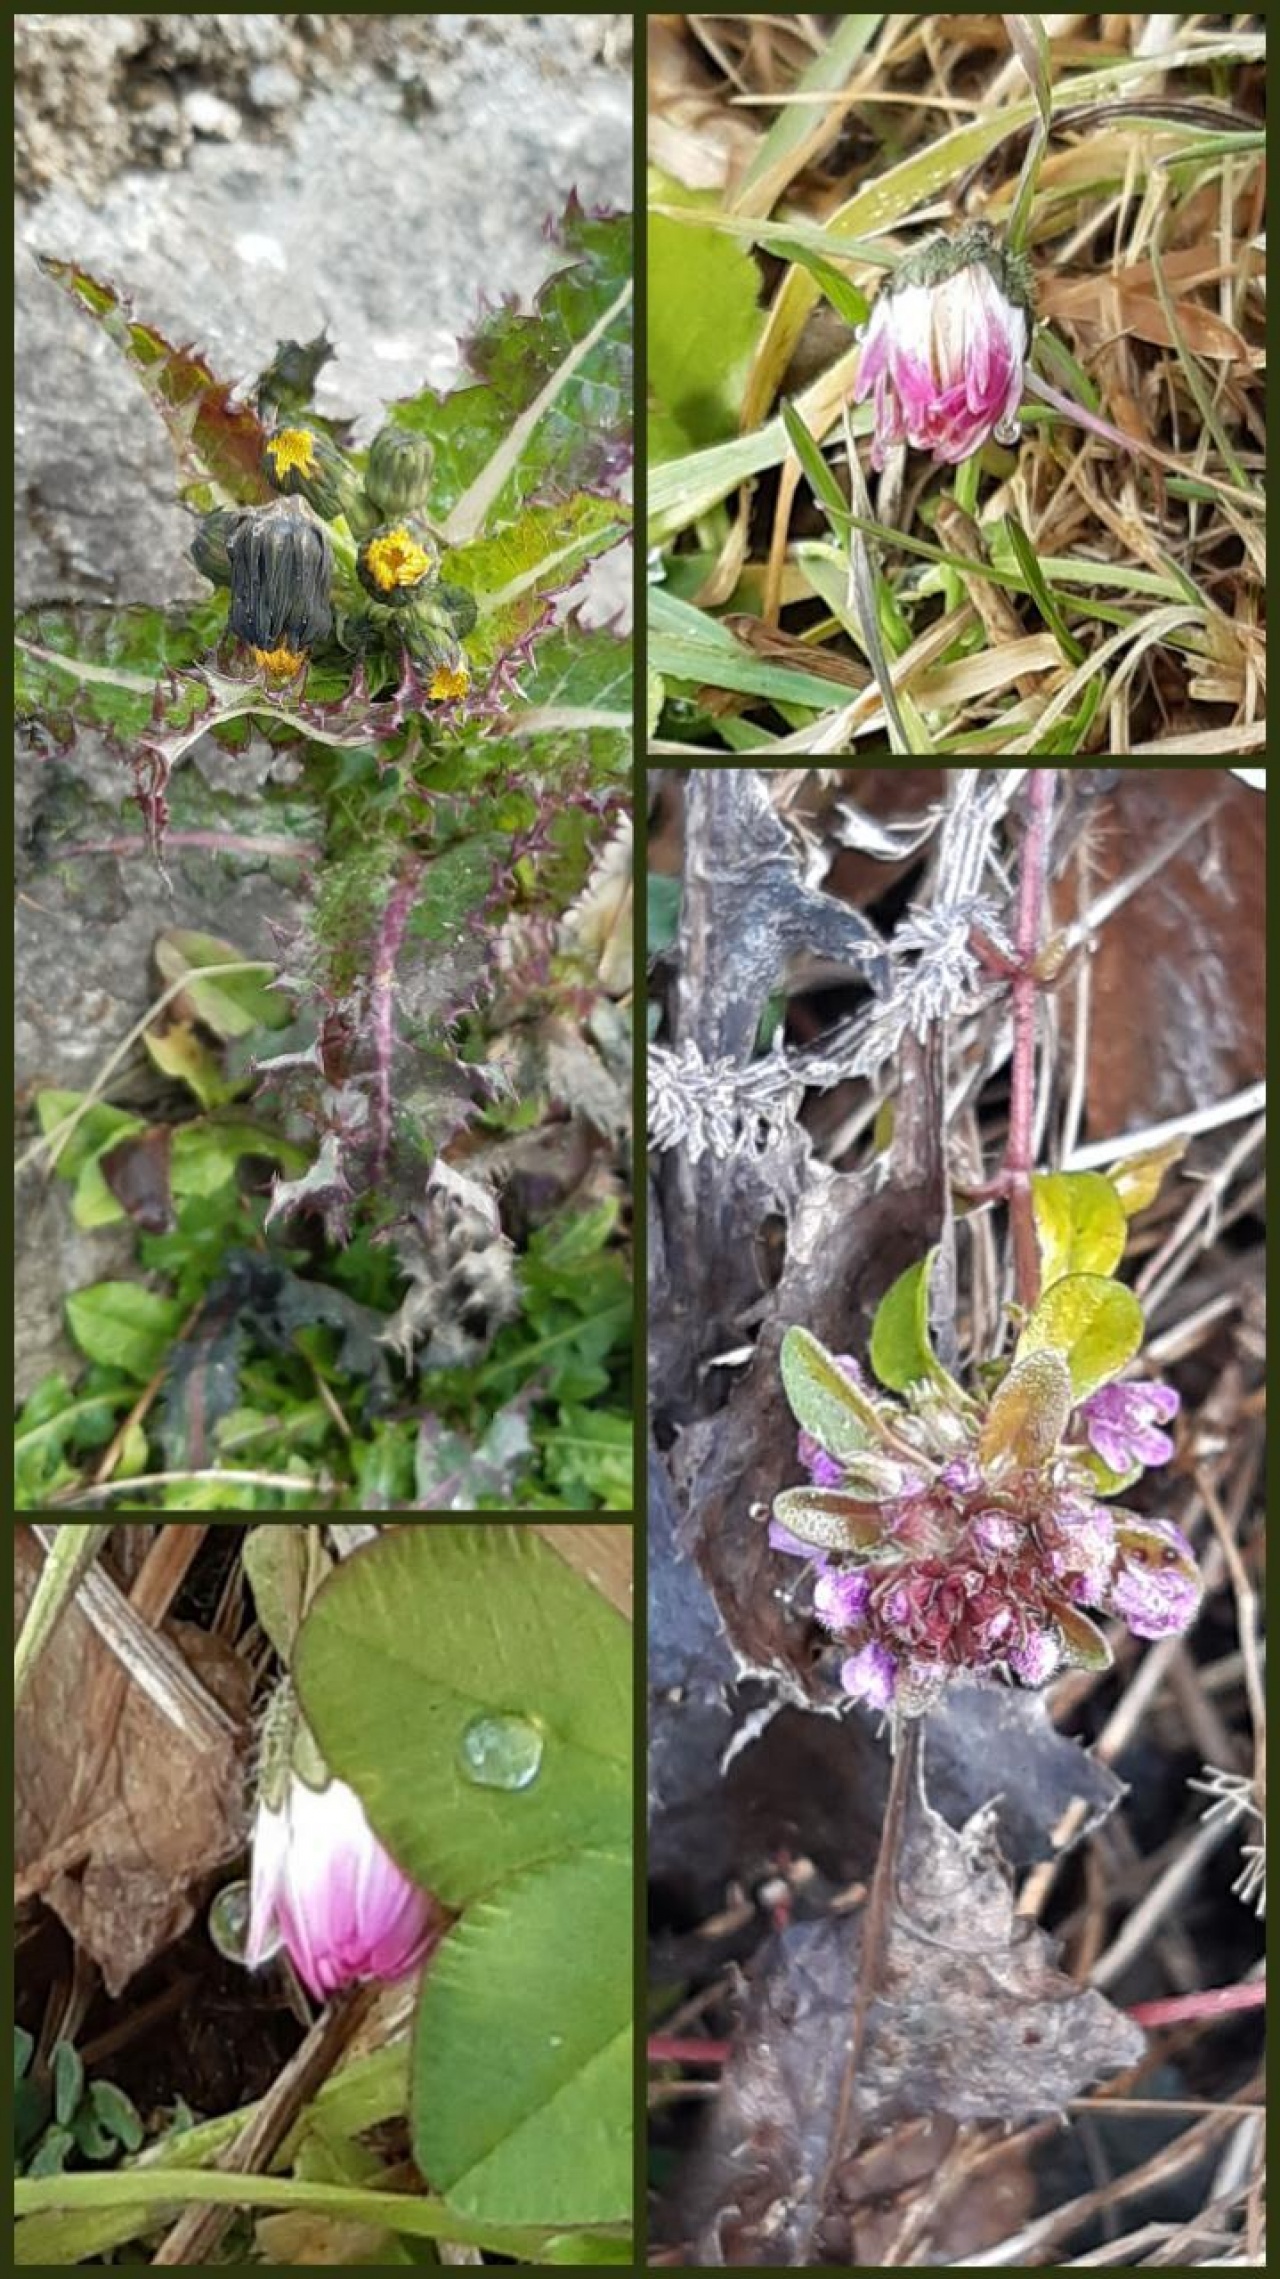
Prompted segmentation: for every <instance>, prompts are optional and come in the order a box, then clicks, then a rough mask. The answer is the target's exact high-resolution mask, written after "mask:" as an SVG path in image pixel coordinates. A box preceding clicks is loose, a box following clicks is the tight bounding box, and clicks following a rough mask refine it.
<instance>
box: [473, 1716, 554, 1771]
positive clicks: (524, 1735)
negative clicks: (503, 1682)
mask: <svg viewBox="0 0 1280 2279" xmlns="http://www.w3.org/2000/svg"><path fill="white" fill-rule="evenodd" d="M458 1759H459V1762H460V1764H461V1767H462V1771H463V1773H464V1774H465V1776H466V1778H467V1779H468V1780H470V1781H474V1782H475V1784H476V1786H477V1788H512V1789H519V1788H528V1787H530V1786H531V1784H532V1783H533V1782H534V1781H535V1780H536V1779H537V1777H538V1773H539V1771H540V1770H541V1766H542V1733H541V1730H540V1728H539V1727H538V1726H537V1725H535V1724H534V1722H533V1719H532V1718H531V1717H518V1716H516V1715H514V1714H510V1713H507V1712H504V1711H494V1712H493V1713H486V1714H485V1715H484V1716H482V1717H473V1718H472V1720H471V1723H470V1724H469V1725H468V1726H467V1727H466V1729H465V1731H464V1733H463V1736H462V1739H461V1741H460V1742H459V1744H458Z"/></svg>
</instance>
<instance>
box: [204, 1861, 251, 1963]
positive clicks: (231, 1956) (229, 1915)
mask: <svg viewBox="0 0 1280 2279" xmlns="http://www.w3.org/2000/svg"><path fill="white" fill-rule="evenodd" d="M208 1925H209V1937H210V1938H211V1939H212V1941H213V1943H214V1945H215V1947H216V1948H217V1950H218V1953H219V1954H220V1955H225V1956H226V1959H227V1961H228V1962H243V1961H244V1949H245V1941H246V1940H247V1938H248V1936H249V1886H248V1884H247V1883H245V1882H244V1881H243V1880H242V1881H241V1882H239V1883H224V1885H223V1887H222V1889H221V1891H220V1892H219V1893H218V1895H217V1897H216V1898H215V1899H214V1900H213V1901H212V1903H211V1905H210V1908H209V1915H208Z"/></svg>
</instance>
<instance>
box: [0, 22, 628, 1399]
mask: <svg viewBox="0 0 1280 2279" xmlns="http://www.w3.org/2000/svg"><path fill="white" fill-rule="evenodd" d="M629 31H630V26H629V21H628V19H625V18H620V17H614V16H600V15H591V16H581V17H577V18H573V17H539V16H524V17H519V16H512V17H507V16H501V17H499V16H490V17H484V16H398V15H397V16H383V17H265V16H204V17H196V16H191V17H181V16H165V17H111V16H65V17H55V16H24V17H20V18H18V19H17V35H18V36H17V46H16V74H17V89H18V151H19V181H20V183H21V184H24V185H25V186H26V187H27V189H28V190H29V191H30V192H32V193H33V194H31V195H29V196H27V197H26V198H24V199H22V200H21V201H20V204H19V210H18V219H17V312H16V321H17V342H18V360H17V395H18V400H17V421H16V427H17V479H16V493H15V505H16V515H15V523H16V532H15V537H16V572H15V575H16V582H17V592H18V599H19V603H20V604H23V603H35V602H54V601H66V600H72V599H82V600H91V601H110V602H130V601H147V602H158V601H175V600H181V599H184V598H187V597H194V596H197V595H200V594H202V593H204V592H206V591H207V588H206V587H205V585H204V581H203V580H202V579H201V578H200V577H199V576H198V574H197V573H196V571H195V570H194V569H193V567H192V565H191V563H190V562H189V561H188V559H187V554H186V548H187V545H188V543H189V539H190V523H189V520H188V518H187V516H186V515H185V514H184V512H183V511H182V509H181V508H180V507H179V506H178V505H177V504H176V502H175V499H174V484H173V469H172V461H171V457H170V452H169V446H168V442H167V439H166V437H165V434H164V431H163V429H162V427H161V426H160V423H159V422H158V421H157V419H156V418H155V415H154V413H153V412H152V411H151V409H150V406H149V405H148V404H147V402H146V400H145V398H144V396H143V394H142V392H141V390H140V389H139V387H138V385H137V382H136V380H135V379H134V378H133V376H132V375H131V374H130V373H129V372H128V371H127V370H126V369H125V368H124V366H123V364H122V362H121V360H120V358H119V356H118V355H117V352H116V351H115V350H114V349H113V348H112V346H111V344H110V343H109V342H108V341H107V340H106V339H105V338H103V337H102V336H101V335H100V334H99V333H98V332H97V331H96V330H95V328H94V326H93V325H92V324H91V323H90V321H89V320H88V318H87V317H85V316H84V315H82V314H81V313H80V312H79V311H78V310H77V309H76V308H74V307H73V306H72V304H71V302H70V301H69V299H68V298H67V296H66V295H65V293H63V292H62V291H61V290H60V289H59V288H58V287H57V286H56V285H54V284H53V283H52V282H51V281H50V280H48V279H47V278H45V277H44V276H42V275H41V273H40V272H39V271H38V270H37V268H36V266H35V262H34V259H33V255H34V254H35V253H36V252H46V253H50V254H54V255H58V256H61V257H64V258H74V259H75V260H77V261H79V262H82V263H83V264H84V265H85V266H86V267H87V268H89V269H90V270H92V271H94V272H95V273H97V274H99V275H102V276H103V277H105V278H108V279H110V280H111V281H112V283H114V284H116V285H117V286H120V287H123V288H125V289H127V290H128V291H129V292H130V293H131V294H132V296H133V297H134V299H135V302H136V305H137V308H138V310H139V313H140V314H141V315H143V316H145V317H146V318H147V319H148V320H149V321H151V322H153V323H155V324H156V325H158V326H159V327H160V329H161V330H162V331H164V332H165V333H166V334H167V335H168V337H170V338H171V339H174V340H179V341H186V340H195V341H197V342H198V343H199V344H200V345H201V346H202V347H203V348H204V349H205V351H206V353H207V354H208V356H209V359H210V362H211V363H212V364H213V366H214V368H215V369H216V370H218V371H219V372H221V373H224V374H226V375H227V376H228V377H230V378H235V379H238V380H241V379H242V380H245V381H248V380H250V379H251V378H252V377H253V376H254V375H255V374H256V373H258V372H259V371H260V370H262V368H263V367H264V366H265V365H266V364H267V362H268V361H269V360H270V358H271V356H272V354H273V352H274V350H275V347H276V344H277V342H278V341H279V340H281V339H285V338H295V339H298V340H305V339H308V338H310V337H311V336H313V335H314V334H315V333H317V332H319V331H320V330H321V329H323V328H327V329H328V332H329V335H330V337H331V339H332V341H333V344H334V348H335V351H336V354H335V357H334V360H333V362H332V363H331V364H329V365H328V366H327V367H326V369H325V371H324V373H323V375H322V379H321V387H320V402H321V407H322V408H323V409H324V410H326V411H328V412H331V413H334V414H339V413H341V414H346V415H349V416H351V417H353V418H354V419H355V420H356V422H357V434H358V436H359V438H360V439H361V440H366V439H367V437H368V435H369V434H371V432H372V430H373V428H374V427H375V426H376V424H377V421H378V418H379V415H380V412H381V408H382V406H383V404H384V403H385V402H386V401H387V400H389V399H390V398H392V397H395V396H398V395H403V394H407V393H408V392H409V391H410V390H412V389H414V388H416V387H419V386H421V384H422V383H423V381H424V380H427V381H430V382H431V383H432V384H434V385H436V386H447V385H449V384H451V383H452V382H453V381H454V380H455V379H456V378H457V377H458V374H459V371H460V369H461V360H460V355H459V347H458V342H459V338H460V336H465V334H466V333H467V332H468V330H469V329H470V327H471V326H472V324H473V323H474V321H475V318H476V315H477V313H478V310H479V307H480V304H481V302H482V300H484V299H488V300H496V299H499V298H501V297H502V296H504V295H508V294H514V295H516V296H517V297H519V298H521V299H523V300H527V299H528V298H529V297H530V295H531V294H532V293H533V292H534V291H536V289H537V287H538V286H539V284H540V283H541V282H542V280H543V278H544V277H545V276H546V274H547V271H548V267H549V261H548V248H547V244H546V240H545V235H544V232H545V225H546V223H547V222H548V220H549V219H552V218H554V217H555V216H557V215H558V214H559V213H560V212H561V211H562V209H563V207H564V204H565V201H566V199H567V197H568V195H569V193H570V191H571V190H576V191H577V193H578V195H579V197H580V198H581V199H582V200H583V202H584V203H585V204H587V205H596V204H607V205H613V206H629V205H630V203H631V198H632V157H631V121H632V97H631V80H630V68H629V45H628V42H629ZM197 98H199V99H197ZM204 98H207V100H203V99H204ZM233 121H234V126H233ZM601 570H602V573H603V574H602V575H601V577H600V578H599V580H598V583H597V585H596V586H595V587H594V588H593V589H592V592H593V600H592V607H593V611H594V613H596V614H602V613H612V611H613V610H614V609H616V608H617V607H618V606H619V605H620V604H621V603H624V602H625V599H626V596H627V594H628V592H629V585H630V572H629V567H628V565H627V564H626V562H625V558H624V557H622V555H621V554H620V555H619V556H618V557H615V559H614V560H613V561H612V562H610V563H607V564H605V565H601ZM188 764H190V765H192V766H193V767H197V768H199V769H200V770H201V771H202V775H203V781H204V792H206V793H207V795H208V798H209V799H210V800H213V801H215V802H216V801H218V800H222V801H223V802H224V804H225V828H226V829H227V830H228V831H230V832H233V833H236V834H240V835H243V836H245V837H249V838H251V837H252V836H253V834H254V831H255V823H256V824H257V825H258V827H259V828H262V827H264V826H263V825H262V821H261V815H260V813H259V812H258V811H257V810H256V809H255V803H254V797H253V770H252V768H242V770H241V771H240V772H236V771H234V770H233V771H232V773H233V776H234V781H233V782H230V783H229V782H228V763H227V760H226V756H225V755H223V754H221V753H220V752H217V751H216V750H215V751H210V752H209V753H208V754H207V755H206V754H205V753H203V752H202V751H201V750H200V748H199V747H197V750H196V752H195V754H193V755H192V759H191V762H190V763H188ZM81 770H83V771H86V772H85V773H84V774H83V776H78V775H77V771H81ZM68 771H70V773H69V772H68ZM18 776H19V784H20V800H19V844H20V847H21V848H23V849H24V850H25V856H26V861H27V865H28V875H27V878H26V880H25V884H24V891H23V893H22V894H21V896H20V900H19V907H18V943H17V953H16V954H17V975H18V1038H17V1063H18V1066H17V1076H18V1086H19V1100H20V1103H23V1104H26V1103H28V1102H29V1101H30V1098H31V1096H32V1094H33V1093H34V1092H35V1091H36V1090H38V1089H40V1088H42V1087H45V1086H65V1087H67V1088H69V1089H78V1088H81V1087H83V1086H84V1085H85V1084H86V1083H87V1082H88V1081H90V1080H91V1079H92V1077H93V1075H94V1073H95V1072H96V1071H97V1070H98V1069H100V1068H101V1066H102V1065H103V1063H104V1062H105V1061H106V1059H107V1057H108V1055H109V1053H110V1052H111V1051H112V1049H113V1047H114V1046H115V1045H116V1044H117V1043H118V1042H119V1041H120V1039H121V1038H122V1037H123V1036H124V1035H125V1033H126V1032H127V1030H128V1029H129V1028H130V1027H131V1025H132V1024H133V1023H134V1022H135V1021H137V1020H138V1019H139V1018H140V1016H141V1014H142V1013H143V1011H144V1010H145V1007H146V1005H147V1003H148V1000H149V990H150V948H151V944H152V942H153V940H154V938H155V935H156V934H157V933H158V932H159V930H160V929H161V928H162V927H165V926H169V925H174V924H177V925H183V926H191V927H197V928H202V929H204V930H207V931H211V932H216V933H218V934H221V935H223V936H225V937H227V938H228V939H231V940H233V941H234V942H236V944H237V945H238V946H239V947H240V948H241V949H242V950H243V951H244V954H245V955H246V956H254V955H261V954H266V953H267V948H268V946H269V936H268V933H267V921H268V920H269V919H275V920H276V921H277V922H280V921H284V922H287V920H288V918H289V915H290V913H291V910H292V908H293V907H294V905H293V903H292V901H291V892H292V890H293V888H294V886H295V885H296V880H297V872H296V869H292V868H291V869H287V870H286V871H285V872H284V874H283V875H284V877H285V878H287V880H288V881H289V884H288V885H285V884H282V883H281V875H282V874H281V872H280V866H279V864H278V863H277V862H275V861H274V860H273V859H271V858H266V857H264V858H254V857H253V856H251V855H250V856H244V855H243V854H237V855H235V856H233V857H227V856H219V855H213V854H211V853H209V852H208V851H205V850H202V849H200V848H199V847H195V846H189V847H187V848H185V849H184V848H182V847H181V846H177V847H175V851H174V855H173V858H172V860H171V862H170V869H171V872H172V875H173V881H174V899H173V900H172V901H171V900H170V897H169V895H168V894H167V893H166V891H165V889H164V886H163V884H162V882H161V881H160V880H159V878H158V877H157V875H156V873H155V871H154V870H153V868H152V866H151V865H150V863H149V862H148V861H147V860H146V858H145V857H143V856H141V855H137V854H134V855H123V856H122V855H120V854H117V853H109V852H108V853H95V854H92V855H84V856H76V857H74V858H72V859H70V860H68V859H67V857H66V855H65V853H64V852H61V851H59V849H58V848H57V845H56V842H55V846H54V851H53V852H52V853H51V854H50V855H48V856H46V855H45V854H44V853H42V845H43V841H44V838H45V836H46V835H47V833H46V830H45V826H46V825H47V823H48V820H49V818H50V817H51V816H52V815H54V814H55V813H56V814H59V815H65V813H66V810H67V801H68V798H69V797H72V798H74V797H76V796H78V795H80V794H82V795H83V799H84V803H85V804H84V830H83V834H82V836H83V841H84V843H87V844H94V845H98V844H101V843H103V842H106V841H109V840H110V839H111V838H112V837H113V836H114V837H117V838H118V837H120V836H121V835H122V834H124V833H126V832H130V831H132V830H134V829H136V823H137V818H136V814H135V812H134V810H133V809H132V808H131V807H130V806H129V805H128V790H129V784H128V778H127V776H126V774H125V771H124V770H123V769H122V767H121V764H120V762H119V760H118V759H115V758H113V757H112V756H111V755H110V754H107V753H104V752H102V751H98V752H94V751H92V750H91V749H89V748H88V746H87V745H86V743H85V740H83V739H82V741H81V746H80V748H79V749H78V750H77V752H76V754H75V755H74V757H73V758H72V759H70V760H62V759H57V758H55V757H53V756H51V755H48V754H45V753H42V752H39V751H32V750H30V749H27V748H23V749H21V750H20V751H19V754H18ZM75 812H76V815H77V823H78V822H79V809H78V808H77V809H76V810H75ZM218 820H219V817H218V816H217V815H215V816H214V821H215V822H217V821H218ZM265 827H266V828H272V826H271V825H270V824H269V823H268V824H267V825H266V826H265ZM277 827H278V826H277ZM77 835H79V834H77ZM69 1193H70V1190H69V1188H68V1187H67V1186H66V1185H65V1184H64V1183H62V1182H58V1181H55V1182H53V1183H52V1184H51V1185H49V1186H45V1185H43V1184H40V1185H36V1184H34V1183H32V1184H29V1185H28V1187H27V1188H26V1189H25V1190H24V1199H23V1201H22V1202H21V1204H20V1208H19V1213H18V1229H19V1255H18V1261H17V1284H18V1292H19V1333H18V1344H19V1355H18V1384H19V1397H23V1396H24V1395H25V1393H26V1392H27V1391H28V1390H29V1389H30V1387H31V1385H32V1384H33V1383H34V1382H35V1381H36V1380H37V1379H38V1378H39V1377H40V1376H41V1375H42V1374H43V1373H44V1372H45V1371H46V1370H48V1369H49V1368H52V1367H55V1366H61V1367H65V1368H67V1369H69V1370H72V1371H74V1369H75V1368H76V1367H77V1366H78V1363H77V1359H76V1356H75V1354H74V1351H73V1350H72V1349H71V1348H70V1347H69V1346H68V1345H67V1343H66V1341H65V1338H64V1336H63V1334H62V1331H61V1327H60V1320H61V1302H62V1297H63V1295H64V1294H65V1292H66V1291H67V1290H69V1289H72V1288H76V1287H78V1286H80V1285H81V1284H83V1283H85V1282H88V1281H94V1280H98V1279H100V1278H102V1277H103V1276H105V1275H109V1274H112V1273H118V1272H122V1271H125V1270H126V1269H125V1265H124V1261H125V1259H126V1258H127V1257H128V1256H130V1255H131V1251H132V1245H131V1243H129V1242H127V1241H125V1240H124V1238H122V1237H121V1236H120V1235H119V1233H118V1231H116V1230H110V1229H108V1230H105V1231H104V1232H102V1233H94V1234H89V1235H85V1234H83V1233H81V1232H80V1231H79V1230H77V1229H75V1228H74V1227H73V1226H72V1224H71V1220H70V1210H69ZM132 1270H133V1271H134V1272H136V1266H135V1267H134V1268H133V1269H132Z"/></svg>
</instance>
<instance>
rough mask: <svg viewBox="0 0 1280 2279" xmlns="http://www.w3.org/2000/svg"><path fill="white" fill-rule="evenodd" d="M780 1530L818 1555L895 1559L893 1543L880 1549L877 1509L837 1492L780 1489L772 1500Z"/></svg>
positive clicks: (881, 1527)
mask: <svg viewBox="0 0 1280 2279" xmlns="http://www.w3.org/2000/svg"><path fill="white" fill-rule="evenodd" d="M773 1516H774V1518H775V1519H776V1520H777V1522H778V1525H779V1526H780V1527H785V1528H786V1529H787V1530H788V1532H789V1533H790V1534H792V1535H794V1536H796V1537H797V1538H798V1540H799V1541H800V1542H801V1543H812V1544H813V1545H814V1547H815V1549H817V1550H819V1551H843V1552H845V1553H846V1554H847V1555H848V1556H849V1557H850V1558H855V1559H856V1558H864V1559H869V1558H873V1557H883V1558H886V1559H894V1558H899V1557H900V1556H901V1553H900V1552H899V1550H898V1549H897V1547H896V1546H895V1545H894V1544H893V1543H888V1544H886V1545H885V1546H884V1548H883V1550H882V1548H881V1538H882V1537H883V1536H884V1533H885V1517H884V1513H883V1512H882V1511H881V1509H880V1506H879V1505H878V1504H874V1503H859V1502H858V1501H857V1500H856V1499H855V1498H854V1497H853V1496H848V1495H845V1494H843V1493H842V1491H841V1490H840V1489H839V1488H784V1489H783V1491H782V1493H781V1495H779V1496H775V1497H774V1499H773Z"/></svg>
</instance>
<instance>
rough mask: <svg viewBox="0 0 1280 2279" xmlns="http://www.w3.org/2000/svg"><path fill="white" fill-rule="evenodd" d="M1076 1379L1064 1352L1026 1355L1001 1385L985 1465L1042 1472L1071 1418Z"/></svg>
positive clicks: (985, 1437) (983, 1453)
mask: <svg viewBox="0 0 1280 2279" xmlns="http://www.w3.org/2000/svg"><path fill="white" fill-rule="evenodd" d="M1071 1405H1072V1393H1071V1375H1070V1371H1069V1370H1068V1368H1067V1364H1066V1362H1065V1360H1064V1359H1063V1357H1062V1355H1061V1354H1060V1353H1055V1352H1053V1351H1050V1350H1048V1349H1046V1350H1045V1351H1044V1352H1032V1353H1026V1354H1023V1353H1022V1352H1021V1348H1019V1358H1018V1359H1017V1360H1015V1362H1014V1364H1013V1367H1012V1368H1011V1369H1010V1371H1009V1373H1008V1375H1007V1377H1005V1378H1004V1379H1003V1380H1002V1382H1001V1383H1000V1384H999V1385H998V1386H997V1388H996V1392H995V1396H994V1398H993V1400H992V1403H991V1406H990V1408H989V1409H988V1411H987V1414H986V1417H985V1419H984V1421H983V1426H982V1430H981V1432H980V1433H979V1435H978V1460H979V1462H980V1463H981V1464H983V1465H984V1466H988V1467H992V1468H996V1467H1006V1466H1007V1467H1008V1468H1009V1469H1010V1470H1014V1471H1019V1472H1021V1471H1028V1472H1034V1471H1039V1470H1040V1468H1041V1467H1042V1465H1045V1464H1047V1463H1048V1461H1049V1459H1050V1457H1051V1456H1052V1455H1053V1453H1054V1450H1055V1449H1056V1448H1057V1446H1058V1443H1059V1441H1060V1440H1061V1438H1062V1435H1063V1433H1064V1432H1065V1430H1066V1425H1067V1418H1068V1417H1069V1416H1070V1414H1071Z"/></svg>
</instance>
